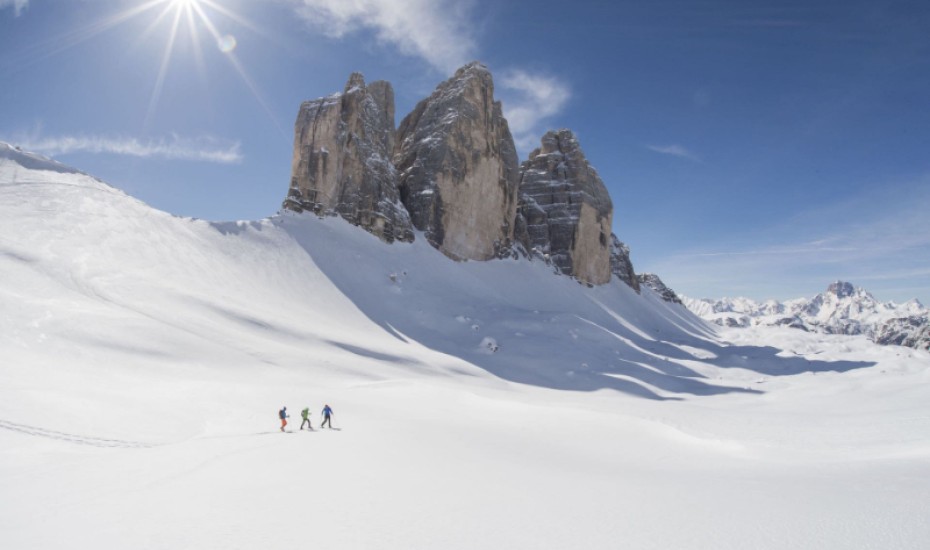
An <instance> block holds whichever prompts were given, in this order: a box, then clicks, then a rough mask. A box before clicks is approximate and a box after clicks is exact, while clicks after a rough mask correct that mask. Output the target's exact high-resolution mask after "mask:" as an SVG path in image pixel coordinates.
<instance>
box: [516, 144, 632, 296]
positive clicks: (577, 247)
mask: <svg viewBox="0 0 930 550" xmlns="http://www.w3.org/2000/svg"><path fill="white" fill-rule="evenodd" d="M612 222H613V203H612V201H611V200H610V195H609V194H608V193H607V188H606V187H605V186H604V182H603V181H602V180H601V178H600V176H598V174H597V171H596V170H595V169H594V168H593V167H592V166H591V165H590V164H589V163H588V160H587V159H586V158H585V156H584V153H583V152H582V150H581V146H580V144H579V143H578V139H577V138H576V137H575V135H574V133H572V131H571V130H567V129H561V130H552V131H549V132H547V133H546V134H545V135H544V136H543V137H542V139H541V141H540V147H539V148H537V149H534V150H533V152H532V153H530V158H529V160H527V161H526V162H524V163H523V164H522V165H521V166H520V201H519V204H518V217H517V225H518V227H519V230H518V237H517V238H518V240H519V241H520V242H521V243H523V246H524V247H525V248H526V250H527V251H529V252H530V253H531V254H539V255H542V256H544V257H545V258H547V259H548V260H549V261H551V262H552V263H553V265H555V266H556V268H557V269H559V271H561V272H562V273H564V274H566V275H571V276H574V277H576V278H578V279H579V280H581V281H584V282H587V283H591V284H604V283H606V282H607V281H609V280H610V276H611V245H612V240H611V224H612ZM618 250H619V249H618ZM631 267H632V266H631ZM630 271H631V272H632V269H631V270H630Z"/></svg>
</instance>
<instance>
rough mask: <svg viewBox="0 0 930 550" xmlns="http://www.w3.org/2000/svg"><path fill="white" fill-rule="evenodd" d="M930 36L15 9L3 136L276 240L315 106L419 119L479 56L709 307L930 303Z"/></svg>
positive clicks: (643, 9) (201, 5)
mask: <svg viewBox="0 0 930 550" xmlns="http://www.w3.org/2000/svg"><path fill="white" fill-rule="evenodd" d="M175 21H177V29H176V32H172V29H173V28H174V27H175ZM192 29H193V30H194V31H195V32H192ZM927 29H930V4H928V3H927V2H920V1H914V2H885V1H881V0H874V1H867V2H858V1H838V2H817V1H805V2H790V1H787V2H753V1H748V0H746V1H712V0H708V1H701V2H697V1H664V0H655V1H649V2H624V1H611V2H606V1H596V2H584V1H578V2H565V1H564V0H563V1H561V2H549V1H546V0H536V1H533V2H523V1H508V2H497V1H485V0H473V1H450V0H265V1H261V2H259V1H246V0H187V1H184V0H152V1H146V0H135V1H128V0H126V1H123V0H0V82H2V83H3V85H2V86H0V140H4V141H8V142H12V143H15V144H19V145H21V146H23V147H24V148H29V149H32V150H38V151H40V152H44V153H46V154H49V155H51V156H53V157H55V158H57V159H58V160H61V161H62V162H66V163H68V164H72V165H74V166H77V167H78V168H81V169H82V170H84V171H87V172H89V173H92V174H94V175H96V176H98V177H100V178H101V179H104V180H105V181H107V182H109V183H111V184H113V185H115V186H117V187H120V188H121V189H124V190H125V191H127V192H128V193H130V194H131V195H133V196H136V197H138V198H140V199H142V200H144V201H146V202H148V203H149V204H151V205H153V206H155V207H157V208H160V209H162V210H166V211H168V212H171V213H174V214H178V215H184V216H194V217H199V218H205V219H212V220H229V219H256V218H261V217H265V216H268V215H271V214H273V213H275V212H276V211H277V210H278V209H279V207H280V204H281V201H282V199H283V198H284V196H285V194H286V191H287V187H288V181H289V172H290V159H291V147H292V139H293V137H292V128H293V121H294V118H295V116H296V113H297V108H298V105H299V103H300V102H301V101H302V100H305V99H312V98H315V97H319V96H322V95H327V94H329V93H332V92H336V91H340V90H341V89H342V87H343V85H344V83H345V81H346V79H347V78H348V75H349V73H350V72H352V71H361V72H362V73H364V74H365V76H366V78H367V79H368V80H369V81H373V80H378V79H384V80H389V81H391V83H392V84H393V85H394V88H395V93H396V96H397V97H396V99H397V121H398V122H399V121H400V119H401V118H402V117H403V115H404V114H406V113H407V112H409V111H410V110H411V108H412V107H413V105H414V104H415V103H416V102H417V101H418V100H419V99H421V98H423V97H425V96H426V95H428V94H429V92H430V91H431V90H432V89H433V87H435V85H436V84H437V83H439V82H440V81H442V80H444V79H445V78H447V77H448V76H449V75H451V74H452V72H454V70H455V68H456V67H457V66H459V65H461V64H463V63H465V62H467V61H470V60H472V59H479V60H481V61H483V62H485V63H486V64H487V65H488V66H489V67H490V68H491V70H492V72H493V73H494V76H495V83H496V93H497V96H498V97H499V98H500V99H502V100H503V102H504V110H505V114H506V115H507V116H508V119H509V120H510V123H511V127H512V130H513V131H514V137H515V139H516V141H517V144H518V149H519V150H520V152H521V156H523V157H524V158H525V156H526V154H527V153H528V152H529V150H530V149H531V148H532V147H533V144H534V143H537V142H538V139H539V136H540V135H541V134H542V133H543V132H544V131H545V130H547V129H550V128H560V127H567V128H571V129H572V130H574V131H575V132H576V133H577V134H578V136H579V139H580V141H581V144H582V147H583V148H584V150H585V152H586V154H587V156H588V159H589V161H590V162H591V163H592V165H593V166H595V167H596V168H597V169H598V171H599V172H600V174H601V176H602V177H603V179H604V181H605V183H606V184H607V186H608V188H609V190H610V193H611V196H612V197H613V200H614V208H615V211H614V229H615V232H616V233H617V235H618V236H619V237H620V238H621V239H622V240H623V241H625V242H626V243H627V244H629V245H630V247H631V249H632V254H633V262H634V266H635V267H636V269H637V271H641V272H642V271H652V272H657V273H659V274H660V275H661V276H662V277H663V279H664V280H665V281H666V283H668V284H669V285H670V286H672V287H673V288H674V289H676V290H678V291H679V292H681V293H683V294H686V295H689V296H693V297H705V296H706V297H719V296H724V295H729V296H733V295H743V296H749V297H752V298H757V299H764V298H780V299H785V298H793V297H799V296H810V295H813V294H815V293H817V292H819V291H821V290H823V289H824V288H825V287H826V285H827V284H828V283H829V282H831V281H833V280H836V279H843V280H849V281H851V282H853V283H855V284H857V285H860V286H863V287H865V288H867V289H869V290H870V291H872V292H873V294H875V295H876V297H878V298H879V299H883V300H896V301H904V300H907V299H910V298H915V297H916V298H918V299H920V300H921V301H922V302H924V303H925V304H930V215H928V212H930V38H928V35H930V32H928V31H927ZM172 35H174V36H175V39H174V41H173V42H172V41H171V37H172ZM169 45H171V47H169Z"/></svg>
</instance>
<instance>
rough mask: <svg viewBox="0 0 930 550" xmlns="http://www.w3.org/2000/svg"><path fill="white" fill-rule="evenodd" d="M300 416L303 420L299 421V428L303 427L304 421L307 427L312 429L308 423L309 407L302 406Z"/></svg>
mask: <svg viewBox="0 0 930 550" xmlns="http://www.w3.org/2000/svg"><path fill="white" fill-rule="evenodd" d="M300 417H301V418H303V419H304V421H303V422H301V423H300V429H301V430H302V429H304V422H306V423H307V428H309V429H311V430H312V429H313V426H312V425H311V424H310V407H304V410H302V411H300Z"/></svg>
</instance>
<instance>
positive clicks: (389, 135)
mask: <svg viewBox="0 0 930 550" xmlns="http://www.w3.org/2000/svg"><path fill="white" fill-rule="evenodd" d="M393 150H394V91H393V89H392V88H391V85H390V83H388V82H384V81H378V82H372V83H371V84H370V85H368V86H366V85H365V80H364V78H363V77H362V75H361V74H359V73H353V74H352V76H351V77H350V78H349V82H348V83H347V84H346V87H345V90H344V91H343V93H341V94H334V95H331V96H328V97H324V98H321V99H316V100H313V101H306V102H304V103H303V104H302V105H301V106H300V112H299V113H298V115H297V122H296V124H295V125H294V158H293V161H292V165H291V187H290V191H289V192H288V197H287V199H286V200H285V202H284V207H285V208H288V209H290V210H295V211H298V212H300V211H303V210H310V211H312V212H315V213H317V214H320V215H323V214H330V213H335V214H338V215H340V216H342V217H343V218H345V219H346V220H348V221H349V222H351V223H354V224H356V225H359V226H361V227H364V228H365V229H366V230H368V231H369V232H371V233H373V234H375V235H377V236H378V237H380V238H381V239H382V240H384V241H387V242H392V241H394V240H400V241H412V240H413V231H412V227H411V224H410V218H409V216H408V214H407V211H406V210H405V209H404V207H403V205H402V204H401V203H400V201H399V196H398V191H397V172H396V170H395V168H394V165H393V164H392V162H391V160H392V156H393Z"/></svg>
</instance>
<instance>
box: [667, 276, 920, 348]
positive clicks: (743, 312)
mask: <svg viewBox="0 0 930 550" xmlns="http://www.w3.org/2000/svg"><path fill="white" fill-rule="evenodd" d="M684 304H685V305H686V306H687V307H688V309H690V310H691V311H693V312H694V313H696V314H697V315H698V316H700V317H703V318H704V319H706V320H708V321H712V322H714V323H716V324H718V325H721V326H728V327H749V326H759V325H761V326H787V327H792V328H797V329H801V330H804V331H808V332H821V333H826V334H848V335H859V334H861V335H865V336H866V337H868V338H869V339H871V340H872V341H874V342H876V343H878V344H885V345H888V344H894V345H900V346H907V347H912V348H917V349H930V310H928V309H927V308H925V307H924V306H923V305H922V304H921V303H920V302H918V301H917V300H911V301H909V302H905V303H904V304H895V303H894V302H879V301H878V300H876V299H875V298H874V297H873V296H872V295H871V294H869V293H868V292H867V291H866V290H864V289H862V288H859V287H854V286H853V285H852V284H850V283H847V282H843V281H836V282H834V283H832V284H830V286H828V287H827V290H826V292H823V293H821V294H818V295H816V296H814V297H813V298H810V299H806V298H799V299H796V300H788V301H785V302H779V301H776V300H767V301H765V302H756V301H754V300H749V299H747V298H723V299H720V300H709V299H701V300H694V299H690V298H685V299H684Z"/></svg>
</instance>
